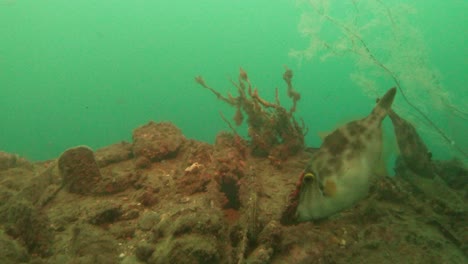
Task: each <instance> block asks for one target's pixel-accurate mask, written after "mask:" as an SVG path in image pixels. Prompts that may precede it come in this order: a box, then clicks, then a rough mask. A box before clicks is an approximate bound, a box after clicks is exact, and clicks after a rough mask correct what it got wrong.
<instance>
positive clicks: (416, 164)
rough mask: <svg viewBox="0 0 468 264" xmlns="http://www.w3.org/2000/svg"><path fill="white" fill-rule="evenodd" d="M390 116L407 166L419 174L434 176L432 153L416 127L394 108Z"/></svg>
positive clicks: (427, 176)
mask: <svg viewBox="0 0 468 264" xmlns="http://www.w3.org/2000/svg"><path fill="white" fill-rule="evenodd" d="M388 116H389V117H390V119H391V120H392V123H393V128H394V131H395V137H396V140H397V143H398V148H399V150H400V157H401V159H402V160H403V162H404V164H405V166H406V167H407V168H409V169H410V170H411V171H413V172H414V173H416V174H418V175H419V176H422V177H426V178H433V177H434V164H433V163H432V161H431V156H432V154H431V152H429V150H428V149H427V147H426V144H424V141H423V140H422V139H421V137H420V136H419V134H418V132H417V131H416V128H414V126H413V125H412V124H411V123H410V122H408V121H406V120H405V119H403V118H402V117H400V116H399V115H398V114H397V113H395V112H394V111H393V110H391V111H389V112H388Z"/></svg>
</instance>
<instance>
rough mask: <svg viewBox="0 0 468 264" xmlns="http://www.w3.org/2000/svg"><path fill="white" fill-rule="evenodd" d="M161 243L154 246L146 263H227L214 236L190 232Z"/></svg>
mask: <svg viewBox="0 0 468 264" xmlns="http://www.w3.org/2000/svg"><path fill="white" fill-rule="evenodd" d="M162 243H164V246H161V245H159V246H156V250H155V251H154V253H153V254H152V255H151V257H150V258H149V260H148V261H147V263H155V264H156V263H193V264H215V263H216V264H218V263H229V262H228V261H225V260H224V261H222V260H223V257H222V250H221V249H220V248H218V245H217V241H216V239H215V238H214V237H206V236H202V235H197V234H190V235H185V236H182V237H177V238H174V239H171V240H169V241H164V242H162Z"/></svg>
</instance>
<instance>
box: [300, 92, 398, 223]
mask: <svg viewBox="0 0 468 264" xmlns="http://www.w3.org/2000/svg"><path fill="white" fill-rule="evenodd" d="M395 94H396V89H395V88H392V89H390V90H389V91H388V92H387V93H386V94H385V95H384V97H383V98H382V99H381V100H380V101H379V102H378V103H377V105H376V106H375V107H374V109H373V110H372V112H371V113H370V114H369V115H368V116H367V117H366V118H363V119H360V120H355V121H352V122H349V123H347V124H345V125H343V126H341V127H339V128H338V129H336V130H335V131H333V132H332V133H331V134H329V135H328V136H327V137H326V138H325V139H324V142H323V143H322V145H321V146H320V149H319V150H318V151H317V152H315V153H314V154H313V155H312V158H311V160H310V162H309V164H308V166H307V167H306V169H305V171H304V174H303V176H302V183H301V186H300V192H299V200H298V204H297V210H296V218H297V220H298V221H308V220H314V219H320V218H325V217H328V216H330V215H332V214H334V213H337V212H339V211H341V210H343V209H346V208H349V207H351V206H352V205H354V204H355V203H356V202H357V201H359V200H360V199H362V198H363V197H365V196H366V195H367V193H368V190H369V185H370V183H371V181H372V179H373V177H374V175H375V174H374V173H373V172H374V170H375V169H376V166H377V165H378V164H379V160H380V158H381V154H382V128H381V123H382V120H383V119H384V118H385V117H386V116H387V114H388V111H389V110H390V108H391V105H392V103H393V99H394V97H395Z"/></svg>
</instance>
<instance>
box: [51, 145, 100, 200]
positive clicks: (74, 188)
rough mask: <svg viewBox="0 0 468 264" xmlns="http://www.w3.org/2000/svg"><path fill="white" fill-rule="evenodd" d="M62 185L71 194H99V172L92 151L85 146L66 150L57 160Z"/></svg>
mask: <svg viewBox="0 0 468 264" xmlns="http://www.w3.org/2000/svg"><path fill="white" fill-rule="evenodd" d="M58 167H59V170H60V174H61V175H62V179H63V185H64V186H65V188H66V189H67V190H68V191H69V192H72V193H79V194H92V193H97V192H99V191H100V190H99V187H98V186H99V183H100V182H101V172H100V171H99V167H98V165H97V163H96V160H95V158H94V153H93V151H92V150H91V149H90V148H88V147H86V146H79V147H75V148H71V149H68V150H66V151H65V152H64V153H63V154H62V155H61V156H60V158H59V160H58Z"/></svg>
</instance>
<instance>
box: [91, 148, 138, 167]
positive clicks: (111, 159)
mask: <svg viewBox="0 0 468 264" xmlns="http://www.w3.org/2000/svg"><path fill="white" fill-rule="evenodd" d="M132 156H133V153H132V144H130V143H128V142H120V143H117V144H113V145H110V146H107V147H104V148H101V149H98V150H97V151H96V161H97V164H98V165H99V167H105V166H107V165H109V164H112V163H117V162H121V161H125V160H129V159H131V158H132Z"/></svg>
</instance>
